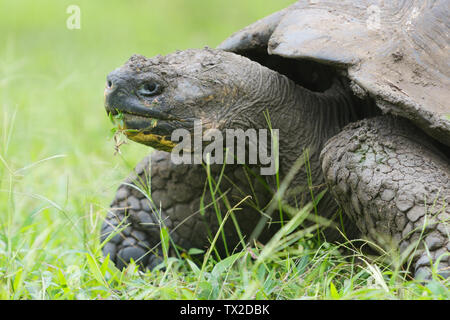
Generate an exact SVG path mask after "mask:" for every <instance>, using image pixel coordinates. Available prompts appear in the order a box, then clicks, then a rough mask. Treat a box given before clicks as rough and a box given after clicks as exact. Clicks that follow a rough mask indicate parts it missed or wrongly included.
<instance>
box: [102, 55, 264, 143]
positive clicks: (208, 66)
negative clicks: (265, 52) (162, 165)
mask: <svg viewBox="0 0 450 320" xmlns="http://www.w3.org/2000/svg"><path fill="white" fill-rule="evenodd" d="M253 65H257V64H256V63H253V62H251V61H250V60H248V59H247V58H244V57H242V56H239V55H236V54H233V53H228V52H224V51H221V50H214V49H208V48H205V49H201V50H200V49H195V50H186V51H177V52H175V53H172V54H169V55H166V56H156V57H154V58H146V57H144V56H141V55H133V56H132V57H131V58H130V59H129V60H128V61H127V62H126V63H125V64H124V65H123V66H122V67H120V68H118V69H116V70H114V71H113V72H111V73H110V74H109V75H108V76H107V83H106V88H105V108H106V111H107V113H108V114H112V115H117V114H121V115H122V117H123V118H122V120H123V126H124V128H123V129H125V130H124V132H125V134H126V135H127V136H128V138H129V139H131V140H133V141H136V142H139V143H143V144H146V145H148V146H151V147H154V148H156V149H161V150H165V151H170V150H171V149H172V148H173V147H174V146H175V144H174V143H173V142H172V141H171V140H170V137H171V134H172V132H173V131H174V130H176V129H181V128H182V129H187V130H189V131H190V132H193V128H194V121H196V120H201V121H202V122H201V123H202V128H203V129H204V130H206V129H219V130H221V129H224V128H225V127H226V126H227V125H228V124H229V123H230V120H231V119H233V118H236V116H239V112H237V110H235V109H236V108H237V107H239V108H240V109H241V108H242V107H243V105H245V103H244V102H242V101H239V100H242V99H241V98H242V97H243V96H249V92H248V91H249V90H248V88H247V87H246V83H247V81H245V80H246V78H245V76H248V73H247V75H246V72H245V69H246V68H247V69H248V67H251V68H253V67H254V66H253ZM258 66H259V65H258ZM253 91H254V90H253ZM245 92H247V94H244V93H245ZM240 97H241V98H240Z"/></svg>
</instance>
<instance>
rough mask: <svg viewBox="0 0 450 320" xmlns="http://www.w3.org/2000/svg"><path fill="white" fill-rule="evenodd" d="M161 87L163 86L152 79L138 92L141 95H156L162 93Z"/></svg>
mask: <svg viewBox="0 0 450 320" xmlns="http://www.w3.org/2000/svg"><path fill="white" fill-rule="evenodd" d="M160 88H161V86H160V85H159V84H158V83H156V82H154V81H150V82H146V83H144V84H143V85H142V86H141V87H140V88H139V89H138V92H139V94H140V95H143V96H146V97H150V96H154V95H157V94H159V93H160V91H161V90H160Z"/></svg>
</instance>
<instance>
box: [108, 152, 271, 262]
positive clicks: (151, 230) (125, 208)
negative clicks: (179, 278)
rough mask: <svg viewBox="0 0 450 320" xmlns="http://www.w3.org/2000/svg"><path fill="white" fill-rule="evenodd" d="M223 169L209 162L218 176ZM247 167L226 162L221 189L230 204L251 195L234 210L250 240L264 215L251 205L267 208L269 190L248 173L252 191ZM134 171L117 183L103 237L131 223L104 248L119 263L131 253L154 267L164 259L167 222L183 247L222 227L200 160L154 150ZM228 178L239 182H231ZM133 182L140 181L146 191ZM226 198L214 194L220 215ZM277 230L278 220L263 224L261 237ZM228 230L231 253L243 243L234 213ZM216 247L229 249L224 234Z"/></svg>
mask: <svg viewBox="0 0 450 320" xmlns="http://www.w3.org/2000/svg"><path fill="white" fill-rule="evenodd" d="M221 169H222V167H221V166H220V165H213V166H211V175H212V176H213V177H214V178H215V180H216V181H218V177H219V175H220V171H221ZM243 170H244V169H243V167H242V166H237V165H235V166H231V165H230V166H227V167H226V169H225V172H224V177H223V178H222V180H221V183H220V190H221V191H222V192H223V193H225V192H227V191H228V193H226V195H225V197H226V199H228V201H229V203H230V206H231V207H233V206H234V205H236V204H237V203H239V202H240V201H241V200H242V199H244V198H245V197H246V196H247V195H250V196H252V199H247V200H246V201H245V202H243V203H242V204H240V205H239V206H238V207H239V208H241V210H237V211H235V212H234V214H235V217H236V220H237V221H238V223H239V227H240V228H241V232H242V235H243V236H244V241H245V242H246V241H248V237H249V236H250V234H251V232H252V231H253V229H254V228H255V226H256V224H257V223H258V221H259V219H260V218H261V214H260V213H258V212H257V211H256V210H255V209H253V208H252V206H251V204H252V203H253V204H254V201H255V199H257V200H258V201H259V205H260V206H261V207H263V206H264V205H265V204H266V203H267V202H268V201H269V200H270V197H269V195H270V193H269V192H268V191H267V190H266V189H265V188H264V186H263V185H262V184H261V183H259V182H257V181H256V179H254V178H253V177H252V176H251V175H249V177H250V181H252V182H251V183H252V187H253V188H254V189H253V191H254V192H253V191H252V189H251V188H250V185H249V183H248V180H247V178H246V174H245V173H244V171H243ZM135 173H136V174H133V175H131V176H130V177H129V178H128V179H127V180H125V181H124V183H123V184H122V185H121V186H120V187H119V189H118V191H117V193H116V197H115V199H114V200H113V202H112V204H111V210H110V211H109V212H108V215H107V217H106V219H105V222H104V224H103V226H102V231H101V234H102V235H101V241H104V240H105V239H106V238H107V237H108V236H109V234H110V233H111V232H113V233H117V231H118V229H117V225H119V224H120V223H122V225H120V226H119V229H120V228H123V227H125V226H127V225H128V226H127V227H126V228H125V229H124V230H123V231H122V232H121V233H118V234H116V235H115V236H114V237H113V238H112V239H111V240H110V241H109V242H108V243H107V244H106V245H105V246H104V247H103V253H104V254H105V255H107V254H110V258H111V260H112V261H114V262H115V263H116V265H117V266H118V267H119V268H122V267H124V266H125V265H126V264H127V263H129V261H130V259H131V258H133V260H134V261H136V262H138V263H139V264H140V265H141V266H144V267H148V268H149V269H152V268H154V267H155V266H156V265H157V264H159V263H160V262H161V259H162V251H161V245H160V241H161V238H160V228H161V227H164V226H165V227H167V228H168V229H169V232H170V237H171V239H172V240H173V242H174V243H175V244H176V245H177V246H179V248H180V249H181V250H183V249H186V250H187V249H190V248H199V249H207V248H208V247H209V244H210V240H211V239H212V237H214V236H215V234H216V232H217V230H218V227H219V223H218V220H217V216H216V211H215V209H214V207H213V206H212V205H210V204H211V193H210V191H209V190H210V189H209V186H208V185H206V186H205V182H206V170H205V168H204V167H203V166H201V165H184V164H182V165H174V164H173V163H172V162H171V161H170V153H167V152H161V151H155V152H153V153H152V154H151V155H150V156H147V157H146V158H144V160H142V161H141V162H140V163H139V165H138V166H137V167H136V169H135ZM149 177H150V179H149ZM229 180H231V181H233V183H235V184H236V186H235V187H233V186H232V185H231V184H230V182H229ZM148 181H151V193H150V196H149V198H150V199H151V200H152V201H153V203H152V202H150V201H149V198H147V197H146V194H148V193H147V192H146V191H145V190H148ZM130 185H133V186H138V187H139V189H141V190H143V191H144V192H142V191H140V190H138V189H136V188H135V187H132V186H130ZM237 186H238V187H237ZM202 197H203V203H204V207H206V208H205V215H204V216H202V215H201V214H200V212H199V211H200V199H201V198H202ZM225 197H223V198H220V194H217V195H216V198H220V200H219V201H217V204H218V206H219V208H220V212H221V214H222V216H225V213H226V212H227V207H226V206H225V203H224V201H223V199H225ZM276 229H277V227H276V225H274V224H272V226H271V227H270V228H265V229H264V232H263V233H262V234H261V237H260V238H259V239H258V240H259V241H262V242H265V241H267V240H268V239H269V238H270V237H271V236H272V235H273V233H274V231H275V230H276ZM224 232H225V234H226V243H227V247H228V250H229V252H232V251H233V250H234V249H235V248H236V246H238V245H239V241H240V239H239V236H238V233H237V232H236V228H235V226H234V224H233V222H232V219H231V217H230V218H229V219H228V220H227V222H226V223H225V227H224ZM211 235H212V237H211ZM171 247H172V250H171V252H170V254H171V255H175V254H176V253H175V251H174V250H173V246H172V245H171ZM216 248H217V249H218V251H219V253H221V254H224V253H225V247H224V244H223V241H222V237H221V236H219V238H218V242H217V245H216Z"/></svg>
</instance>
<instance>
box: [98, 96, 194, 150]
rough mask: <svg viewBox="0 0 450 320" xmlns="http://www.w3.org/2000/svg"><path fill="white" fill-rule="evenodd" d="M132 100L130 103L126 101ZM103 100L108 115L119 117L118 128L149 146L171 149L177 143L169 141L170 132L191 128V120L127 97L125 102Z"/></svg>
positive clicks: (136, 140)
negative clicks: (112, 102) (111, 102)
mask: <svg viewBox="0 0 450 320" xmlns="http://www.w3.org/2000/svg"><path fill="white" fill-rule="evenodd" d="M130 100H131V101H133V100H134V101H133V102H132V103H126V102H130ZM108 102H109V101H105V108H106V111H107V113H108V115H109V116H111V115H113V116H115V117H116V118H119V119H120V120H121V121H120V125H119V129H120V131H122V132H123V133H124V134H125V135H126V136H127V138H128V139H130V140H133V141H135V142H138V143H141V144H144V145H147V146H149V147H152V148H155V149H158V150H163V151H171V150H172V149H173V148H174V147H175V146H176V144H177V143H175V142H173V141H171V136H172V133H173V132H174V131H175V130H177V129H188V130H189V129H192V128H193V127H194V124H193V120H190V119H186V120H185V119H179V118H177V117H175V116H173V115H170V114H168V113H167V112H164V111H161V110H158V109H156V108H151V109H150V107H149V106H146V105H142V104H141V103H140V101H139V102H138V101H136V100H135V99H127V101H124V102H125V103H123V102H122V103H120V104H117V103H114V104H113V105H111V104H110V103H108Z"/></svg>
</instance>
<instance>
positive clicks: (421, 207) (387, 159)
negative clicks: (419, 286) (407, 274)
mask: <svg viewBox="0 0 450 320" xmlns="http://www.w3.org/2000/svg"><path fill="white" fill-rule="evenodd" d="M322 168H323V172H324V175H325V179H326V182H327V183H328V185H329V186H330V188H331V192H332V194H333V195H334V197H335V199H336V200H337V202H338V203H339V204H340V206H341V207H342V208H343V209H344V211H345V212H346V213H347V214H348V215H349V216H350V217H351V219H352V220H353V221H354V223H355V224H356V225H357V226H358V228H359V230H360V231H361V233H362V235H364V236H366V237H367V238H369V239H370V240H372V241H375V243H377V244H379V245H383V246H386V244H387V243H391V245H392V244H393V245H394V246H395V247H397V248H399V250H400V252H403V251H404V250H406V249H407V248H408V247H410V246H411V245H412V246H414V245H415V244H416V243H417V242H418V240H419V239H424V241H419V242H418V247H417V250H416V251H415V254H414V255H412V262H413V271H414V273H415V276H416V278H428V277H429V276H430V270H429V267H430V261H432V262H436V261H437V260H438V258H440V259H441V260H440V264H439V272H440V273H441V274H442V275H443V276H445V277H448V276H449V274H450V269H449V264H450V256H449V255H448V253H449V250H450V243H449V232H450V227H449V218H450V207H449V205H448V203H449V202H450V165H449V162H448V159H447V158H446V157H445V156H444V155H443V154H442V153H441V152H440V151H439V150H438V149H437V148H436V147H435V142H433V140H432V139H430V138H429V137H428V136H426V135H425V134H424V133H423V132H422V131H420V130H418V129H417V128H416V127H415V126H414V125H412V124H411V123H410V122H409V121H407V120H405V119H401V118H394V117H391V116H382V117H376V118H372V119H366V120H362V121H359V122H357V123H353V124H350V125H349V126H347V127H346V128H345V129H344V130H343V131H342V132H341V133H340V134H338V135H336V136H335V137H333V138H332V139H330V140H329V141H328V143H327V144H326V146H325V148H324V150H323V151H322ZM425 247H426V249H425ZM444 254H447V255H444Z"/></svg>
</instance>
